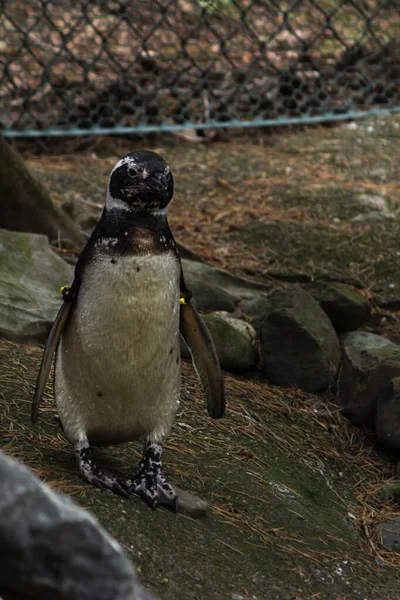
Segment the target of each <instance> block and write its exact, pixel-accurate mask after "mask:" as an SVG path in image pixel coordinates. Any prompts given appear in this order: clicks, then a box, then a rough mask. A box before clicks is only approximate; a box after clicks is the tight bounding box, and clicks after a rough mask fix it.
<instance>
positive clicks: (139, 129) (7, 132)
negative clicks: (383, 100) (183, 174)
mask: <svg viewBox="0 0 400 600" xmlns="http://www.w3.org/2000/svg"><path fill="white" fill-rule="evenodd" d="M398 112H400V106H395V107H393V108H385V109H383V108H376V109H371V110H368V111H364V112H358V111H353V110H351V111H349V112H347V113H343V114H340V115H337V114H334V113H325V114H324V115H321V116H315V117H310V116H308V115H304V116H303V117H293V118H290V117H279V118H278V119H253V120H251V121H240V120H238V119H232V121H227V122H224V123H222V122H220V121H207V122H206V123H191V122H190V121H187V122H186V123H183V124H182V125H173V124H169V123H161V124H160V125H137V126H136V127H123V126H121V125H116V126H115V127H98V126H97V125H94V126H93V127H91V128H89V129H80V128H79V127H71V128H69V129H65V130H64V129H55V128H50V129H43V130H39V129H26V130H24V131H14V130H13V129H3V131H1V134H2V135H3V136H5V137H10V138H16V137H45V136H46V137H47V136H51V137H62V136H67V135H106V134H107V135H109V134H111V135H112V134H114V135H124V134H126V133H150V132H155V131H157V132H168V131H183V130H185V129H219V128H228V127H267V126H275V127H276V126H279V125H308V124H311V123H325V122H327V121H343V120H353V119H361V118H364V117H372V116H378V115H390V114H393V113H398Z"/></svg>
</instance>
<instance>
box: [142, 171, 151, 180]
mask: <svg viewBox="0 0 400 600" xmlns="http://www.w3.org/2000/svg"><path fill="white" fill-rule="evenodd" d="M149 175H150V171H148V170H147V169H143V173H142V177H143V179H147V178H148V176H149Z"/></svg>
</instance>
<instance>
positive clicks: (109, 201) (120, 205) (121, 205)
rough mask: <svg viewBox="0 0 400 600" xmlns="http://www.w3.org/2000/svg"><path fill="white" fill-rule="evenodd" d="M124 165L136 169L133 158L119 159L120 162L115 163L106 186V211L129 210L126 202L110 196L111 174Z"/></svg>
mask: <svg viewBox="0 0 400 600" xmlns="http://www.w3.org/2000/svg"><path fill="white" fill-rule="evenodd" d="M126 164H128V165H129V167H137V164H136V162H135V161H134V160H133V158H130V157H129V156H125V158H121V160H119V161H118V162H117V164H116V165H115V166H114V167H113V169H112V171H111V173H110V177H109V179H108V185H107V195H106V208H107V210H111V209H112V208H117V209H122V210H125V211H126V210H130V207H129V206H128V205H127V204H126V202H123V201H122V200H119V199H118V198H113V197H112V196H111V194H110V179H111V177H112V174H113V173H114V171H116V170H117V169H119V167H122V166H123V165H126Z"/></svg>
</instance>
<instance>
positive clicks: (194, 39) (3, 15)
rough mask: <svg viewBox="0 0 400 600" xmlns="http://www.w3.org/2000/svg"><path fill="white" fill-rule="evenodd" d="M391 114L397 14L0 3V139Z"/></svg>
mask: <svg viewBox="0 0 400 600" xmlns="http://www.w3.org/2000/svg"><path fill="white" fill-rule="evenodd" d="M399 106H400V2H399V0H289V1H283V2H282V1H280V0H212V1H207V0H104V1H103V0H95V1H87V0H75V1H71V2H64V1H63V0H10V1H7V0H2V1H1V2H0V127H1V129H2V131H3V134H4V135H9V136H17V135H65V134H77V133H101V132H103V133H109V132H116V133H122V132H124V131H125V132H132V131H150V130H165V129H179V128H185V127H190V128H197V129H200V128H207V127H218V126H223V127H228V126H232V125H241V126H252V125H263V124H273V123H286V122H306V121H312V120H327V119H338V118H349V117H356V116H359V115H362V114H365V113H369V112H379V111H381V110H385V111H387V110H392V111H396V110H399Z"/></svg>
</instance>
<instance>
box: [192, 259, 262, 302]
mask: <svg viewBox="0 0 400 600" xmlns="http://www.w3.org/2000/svg"><path fill="white" fill-rule="evenodd" d="M182 268H183V273H184V276H185V281H186V284H187V286H188V288H189V289H190V290H191V291H192V292H193V295H194V298H195V299H196V298H197V296H199V297H200V295H201V294H202V288H203V286H204V285H206V286H207V288H208V290H209V292H210V293H213V292H212V290H213V288H215V293H217V290H218V289H222V290H224V291H225V292H226V293H227V294H229V296H230V299H231V301H232V302H233V303H236V302H238V300H239V299H242V298H254V297H255V296H258V295H259V294H260V293H262V292H264V293H265V292H267V291H269V290H270V288H269V287H267V286H266V285H264V284H262V283H257V282H256V281H251V280H250V279H246V278H244V277H236V276H235V275H232V273H229V272H228V271H224V270H223V269H218V268H217V267H213V266H212V265H208V264H206V263H203V262H198V261H195V260H188V259H186V258H183V259H182ZM200 308H201V307H200ZM214 310H217V309H214ZM218 310H223V309H222V308H221V309H218Z"/></svg>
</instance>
